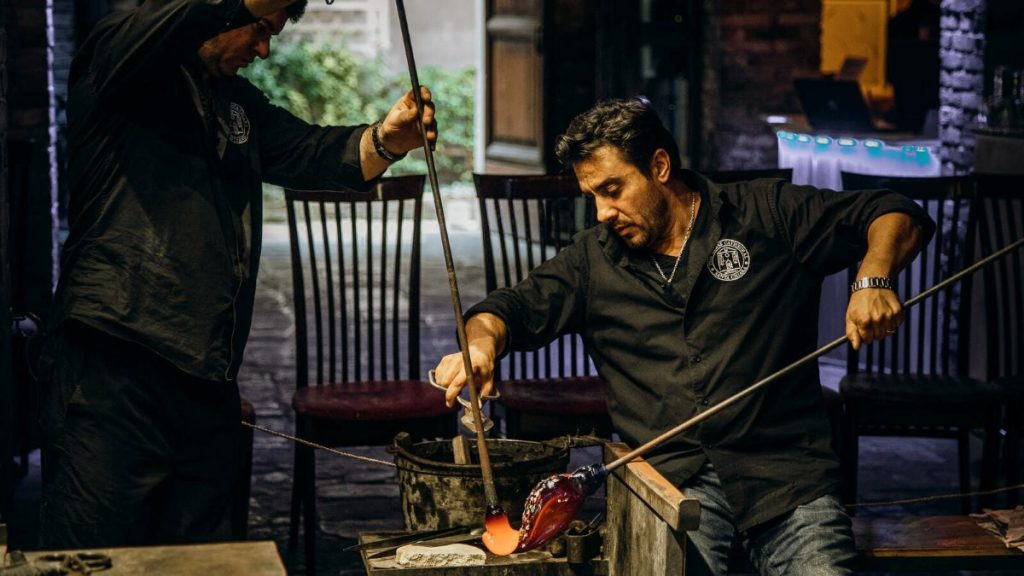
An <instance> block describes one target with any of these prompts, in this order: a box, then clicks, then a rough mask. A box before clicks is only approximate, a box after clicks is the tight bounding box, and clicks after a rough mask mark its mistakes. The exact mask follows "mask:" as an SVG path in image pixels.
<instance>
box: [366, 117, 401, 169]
mask: <svg viewBox="0 0 1024 576" xmlns="http://www.w3.org/2000/svg"><path fill="white" fill-rule="evenodd" d="M380 125H381V123H380V122H375V123H374V124H373V126H372V127H371V128H370V138H371V139H372V140H373V149H374V150H376V151H377V155H378V156H380V157H381V158H383V159H384V161H385V162H398V161H399V160H401V159H402V158H405V154H392V153H391V152H389V151H388V149H387V148H385V147H384V143H382V142H381V141H380Z"/></svg>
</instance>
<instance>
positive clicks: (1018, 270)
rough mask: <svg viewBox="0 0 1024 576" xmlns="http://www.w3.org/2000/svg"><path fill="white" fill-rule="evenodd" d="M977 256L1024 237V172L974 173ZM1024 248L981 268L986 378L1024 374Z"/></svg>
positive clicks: (979, 256)
mask: <svg viewBox="0 0 1024 576" xmlns="http://www.w3.org/2000/svg"><path fill="white" fill-rule="evenodd" d="M977 179H978V200H977V203H976V212H977V214H978V218H977V227H976V228H975V230H974V233H975V237H976V241H977V248H978V249H977V251H976V252H975V253H974V256H975V257H976V258H981V257H984V256H987V255H989V254H992V253H993V252H995V251H996V250H999V249H1000V248H1002V247H1004V246H1006V245H1008V244H1010V243H1011V242H1015V241H1017V240H1019V239H1020V238H1022V237H1024V176H1020V175H1006V174H978V175H977ZM1022 269H1024V250H1017V251H1015V252H1014V253H1012V254H1008V255H1006V256H1004V257H1003V258H1001V259H999V260H998V261H996V262H994V263H993V264H991V265H989V266H987V267H986V268H985V269H984V271H983V272H982V279H983V283H982V297H983V298H984V303H983V305H984V311H985V319H986V323H985V326H986V329H985V349H986V362H985V364H986V373H987V376H988V377H989V378H993V379H995V378H1003V377H1008V376H1020V375H1022V374H1024V270H1022Z"/></svg>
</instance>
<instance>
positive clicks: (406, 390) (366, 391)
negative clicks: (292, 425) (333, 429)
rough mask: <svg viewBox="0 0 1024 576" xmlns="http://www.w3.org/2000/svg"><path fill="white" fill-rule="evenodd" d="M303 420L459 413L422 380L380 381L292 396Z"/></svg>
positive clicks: (302, 391) (307, 390)
mask: <svg viewBox="0 0 1024 576" xmlns="http://www.w3.org/2000/svg"><path fill="white" fill-rule="evenodd" d="M292 407H293V408H294V409H295V412H296V413H297V414H299V415H302V416H308V417H312V418H332V419H342V420H350V421H351V420H364V421H388V420H409V419H412V418H430V417H432V416H443V415H445V414H450V413H452V412H454V411H455V410H457V408H455V407H452V408H447V407H445V405H444V395H443V394H442V393H441V392H440V391H439V390H436V389H434V388H432V387H431V386H430V384H428V383H426V382H421V381H419V380H386V381H382V380H377V381H366V382H345V383H337V384H325V385H323V386H306V387H303V388H299V389H298V390H296V391H295V394H294V395H293V396H292Z"/></svg>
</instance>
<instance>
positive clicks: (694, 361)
mask: <svg viewBox="0 0 1024 576" xmlns="http://www.w3.org/2000/svg"><path fill="white" fill-rule="evenodd" d="M701 360H702V358H701V357H700V356H699V355H697V356H694V357H693V358H690V361H691V362H693V363H694V364H700V361H701Z"/></svg>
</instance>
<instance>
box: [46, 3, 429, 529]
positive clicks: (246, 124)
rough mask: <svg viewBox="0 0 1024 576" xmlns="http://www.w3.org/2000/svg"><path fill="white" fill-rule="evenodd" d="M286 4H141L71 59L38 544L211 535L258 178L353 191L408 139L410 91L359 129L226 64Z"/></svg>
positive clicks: (233, 420) (293, 11) (233, 450)
mask: <svg viewBox="0 0 1024 576" xmlns="http://www.w3.org/2000/svg"><path fill="white" fill-rule="evenodd" d="M305 6H306V0H298V1H295V0H147V1H146V2H144V3H142V4H141V5H140V6H138V7H137V8H134V9H131V10H127V11H123V12H120V13H117V14H114V15H112V16H110V17H108V18H106V19H105V20H103V21H102V22H100V23H99V24H98V25H97V27H96V29H95V30H94V31H93V32H92V34H91V35H90V36H89V38H88V39H87V40H86V41H85V43H84V44H83V46H82V48H81V50H80V52H79V54H78V55H77V56H76V58H75V60H74V63H73V65H72V70H71V78H70V85H69V100H68V134H69V142H70V151H69V159H70V165H69V172H70V181H71V206H70V209H69V222H70V234H69V236H68V239H67V242H66V243H65V246H64V252H63V255H62V259H61V260H62V261H61V265H62V271H61V276H60V281H59V285H58V288H57V292H56V295H55V304H54V308H53V310H54V311H53V316H52V318H51V321H50V332H51V338H50V340H49V343H48V346H47V354H46V358H47V359H48V363H50V365H51V368H52V386H51V389H50V391H49V399H48V402H47V406H46V412H47V414H46V418H45V422H44V425H45V429H46V431H47V436H48V438H47V450H46V452H47V456H46V461H45V463H46V476H47V478H46V481H45V488H44V494H43V510H42V532H43V543H44V545H45V546H46V547H48V548H82V547H110V546H129V545H143V544H156V543H183V542H199V541H211V540H218V539H226V538H227V537H228V536H229V534H228V533H227V527H228V518H229V512H230V510H229V506H230V504H231V502H232V498H231V490H232V487H233V482H234V478H235V474H236V468H237V466H236V459H237V456H236V454H237V452H238V442H239V441H240V438H241V432H240V427H239V395H238V386H237V383H236V381H235V378H236V375H237V373H238V368H239V366H240V364H241V362H242V354H243V351H244V348H245V343H246V340H247V337H248V334H249V328H250V324H251V321H252V312H253V300H254V293H255V286H256V272H257V267H258V264H259V256H260V237H261V223H262V205H261V202H262V200H261V199H262V191H261V186H262V183H263V182H270V183H274V184H279V185H282V186H288V187H292V188H305V189H316V188H338V187H349V188H356V189H368V188H369V187H370V185H371V184H372V183H373V180H374V179H375V178H377V177H378V176H379V175H380V174H381V173H383V172H384V171H385V170H386V169H387V167H388V166H389V165H390V164H391V163H393V162H396V161H398V160H399V159H401V158H402V157H403V156H404V155H405V154H406V153H407V152H408V151H410V150H412V149H415V148H417V147H419V146H421V145H422V143H423V140H422V138H421V134H420V126H419V121H418V115H417V106H416V103H415V100H414V98H413V95H412V92H411V91H410V92H409V93H408V94H406V95H405V96H404V97H402V98H400V99H399V100H398V101H397V102H396V103H395V104H394V106H393V107H392V108H391V110H390V111H389V112H388V114H387V115H386V117H385V118H383V119H381V120H379V121H377V122H376V123H374V124H372V126H366V125H362V126H327V127H323V126H314V125H310V124H307V123H306V122H304V121H302V120H300V119H298V118H296V117H295V116H293V115H292V114H290V113H288V112H287V111H285V110H283V109H281V108H279V107H277V106H274V105H272V104H270V103H269V101H268V100H267V98H266V96H264V95H263V94H262V93H261V92H260V91H259V90H258V89H256V88H255V87H254V86H253V85H252V84H250V83H249V82H248V81H247V80H245V79H244V78H241V77H239V76H237V72H238V70H239V69H241V68H244V67H245V66H248V65H249V64H250V63H252V62H253V61H254V60H255V59H256V58H267V57H268V56H269V54H270V43H271V41H272V39H273V38H274V36H276V35H278V34H279V33H281V31H282V30H283V28H284V27H285V24H286V23H287V22H288V21H289V20H292V21H295V20H298V18H299V17H300V16H301V15H302V13H303V11H304V9H305ZM421 96H422V99H423V102H424V106H423V107H424V111H423V115H422V122H423V124H424V125H425V126H426V132H427V137H428V139H429V140H430V141H435V140H436V138H437V128H436V125H435V122H434V109H433V104H432V103H431V99H430V93H429V90H427V89H426V88H424V89H423V90H422V91H421Z"/></svg>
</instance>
